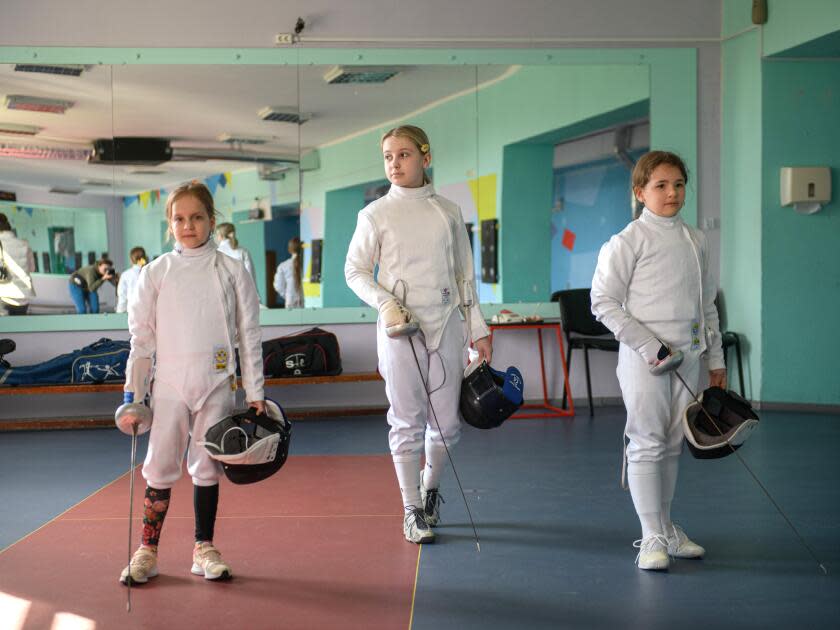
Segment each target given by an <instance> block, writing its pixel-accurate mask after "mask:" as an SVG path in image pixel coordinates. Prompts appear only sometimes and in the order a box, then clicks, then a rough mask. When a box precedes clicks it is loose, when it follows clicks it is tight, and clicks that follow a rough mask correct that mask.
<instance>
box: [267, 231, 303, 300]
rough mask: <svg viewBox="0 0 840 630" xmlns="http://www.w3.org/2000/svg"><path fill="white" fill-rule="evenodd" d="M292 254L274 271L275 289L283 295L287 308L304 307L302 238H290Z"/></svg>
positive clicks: (289, 247) (290, 252)
mask: <svg viewBox="0 0 840 630" xmlns="http://www.w3.org/2000/svg"><path fill="white" fill-rule="evenodd" d="M288 250H289V254H291V256H290V257H289V258H287V259H286V260H284V261H283V262H281V263H280V264H279V265H277V271H275V272H274V290H275V291H277V295H280V296H282V297H283V300H284V301H285V304H286V308H303V288H302V287H303V280H302V276H303V244H302V243H301V242H300V238H298V237H297V236H293V237H292V238H290V239H289V244H288Z"/></svg>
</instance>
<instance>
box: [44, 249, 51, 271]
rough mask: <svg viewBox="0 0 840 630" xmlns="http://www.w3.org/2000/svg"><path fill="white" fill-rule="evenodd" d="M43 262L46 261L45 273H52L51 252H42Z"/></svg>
mask: <svg viewBox="0 0 840 630" xmlns="http://www.w3.org/2000/svg"><path fill="white" fill-rule="evenodd" d="M41 260H43V261H44V273H51V272H52V264H50V254H49V252H41Z"/></svg>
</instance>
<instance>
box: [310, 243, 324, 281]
mask: <svg viewBox="0 0 840 630" xmlns="http://www.w3.org/2000/svg"><path fill="white" fill-rule="evenodd" d="M323 244H324V240H323V239H320V238H313V239H312V268H311V269H312V270H311V272H310V273H309V282H313V283H316V284H317V283H319V282H321V249H322V246H323Z"/></svg>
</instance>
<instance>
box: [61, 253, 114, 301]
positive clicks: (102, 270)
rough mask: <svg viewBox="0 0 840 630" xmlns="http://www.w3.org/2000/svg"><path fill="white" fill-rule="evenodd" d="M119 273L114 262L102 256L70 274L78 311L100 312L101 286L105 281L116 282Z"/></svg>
mask: <svg viewBox="0 0 840 630" xmlns="http://www.w3.org/2000/svg"><path fill="white" fill-rule="evenodd" d="M116 277H117V274H116V272H115V271H114V263H112V262H111V261H110V260H108V259H107V258H100V259H99V260H97V261H96V262H95V263H93V264H92V265H85V266H84V267H79V268H78V269H77V270H76V271H74V272H73V273H72V274H70V282H69V285H68V286H69V288H70V298H71V299H72V300H73V305H74V306H75V307H76V313H78V314H79V315H84V314H85V313H93V314H96V313H98V312H99V293H97V291H99V288H100V287H101V286H102V285H103V284H104V283H105V282H111V283H112V284H116Z"/></svg>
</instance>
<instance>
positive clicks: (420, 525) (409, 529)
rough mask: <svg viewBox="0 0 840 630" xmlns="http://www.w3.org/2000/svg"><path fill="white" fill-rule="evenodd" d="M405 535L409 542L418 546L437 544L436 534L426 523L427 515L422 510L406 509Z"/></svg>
mask: <svg viewBox="0 0 840 630" xmlns="http://www.w3.org/2000/svg"><path fill="white" fill-rule="evenodd" d="M403 534H405V539H406V540H407V541H408V542H413V543H416V544H418V545H421V544H424V543H433V542H435V533H434V532H433V531H432V528H431V527H429V524H428V523H427V522H426V515H425V514H424V513H423V509H422V508H415V507H412V508H406V512H405V519H403Z"/></svg>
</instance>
